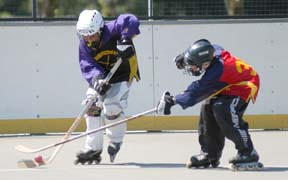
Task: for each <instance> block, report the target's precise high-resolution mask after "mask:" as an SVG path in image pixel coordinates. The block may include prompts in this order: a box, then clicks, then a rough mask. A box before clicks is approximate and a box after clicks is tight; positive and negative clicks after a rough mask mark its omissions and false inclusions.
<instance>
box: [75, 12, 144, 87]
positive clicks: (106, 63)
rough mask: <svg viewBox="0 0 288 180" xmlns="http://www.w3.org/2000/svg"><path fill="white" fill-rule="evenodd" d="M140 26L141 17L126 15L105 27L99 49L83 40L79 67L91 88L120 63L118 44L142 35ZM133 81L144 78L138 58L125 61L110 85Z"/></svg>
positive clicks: (80, 48)
mask: <svg viewBox="0 0 288 180" xmlns="http://www.w3.org/2000/svg"><path fill="white" fill-rule="evenodd" d="M139 25H140V23H139V20H138V19H137V17H135V16H134V15H132V14H123V15H120V16H119V17H118V18H117V19H116V20H113V21H110V22H108V23H106V24H105V25H104V27H103V28H102V29H101V37H100V44H99V45H97V46H95V45H94V44H91V43H88V42H85V41H84V39H80V45H79V64H80V68H81V71H82V75H83V77H84V78H85V79H86V80H87V82H88V83H89V85H90V86H91V85H92V79H93V78H95V77H101V76H102V77H103V76H106V74H108V72H109V71H110V69H111V68H112V67H113V66H114V64H115V63H116V61H117V55H118V53H117V48H116V46H117V41H118V40H120V39H123V38H129V39H132V38H133V36H135V35H138V34H140V30H139ZM133 78H136V80H139V79H140V74H139V69H138V63H137V58H136V55H134V56H132V57H131V58H130V59H129V60H123V62H122V64H121V65H120V67H119V68H118V70H117V71H116V72H115V74H114V76H113V77H112V78H111V80H110V83H116V82H121V81H131V80H132V79H133Z"/></svg>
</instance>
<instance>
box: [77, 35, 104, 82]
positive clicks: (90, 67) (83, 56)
mask: <svg viewBox="0 0 288 180" xmlns="http://www.w3.org/2000/svg"><path fill="white" fill-rule="evenodd" d="M79 64H80V69H81V72H82V76H83V77H84V78H85V79H86V81H87V82H88V83H89V86H91V85H92V80H93V78H94V77H99V76H103V75H104V69H103V68H102V67H101V66H100V65H98V64H97V63H96V62H95V61H94V60H93V58H92V57H91V55H90V54H89V53H88V49H87V47H86V45H85V42H84V40H81V41H80V45H79Z"/></svg>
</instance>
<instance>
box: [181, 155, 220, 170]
mask: <svg viewBox="0 0 288 180" xmlns="http://www.w3.org/2000/svg"><path fill="white" fill-rule="evenodd" d="M219 164H220V161H219V158H209V157H208V155H207V154H206V153H200V154H198V155H195V156H192V157H191V158H190V162H188V163H187V164H186V167H187V168H193V167H194V168H208V167H209V166H210V165H211V166H212V167H213V168H216V167H218V165H219Z"/></svg>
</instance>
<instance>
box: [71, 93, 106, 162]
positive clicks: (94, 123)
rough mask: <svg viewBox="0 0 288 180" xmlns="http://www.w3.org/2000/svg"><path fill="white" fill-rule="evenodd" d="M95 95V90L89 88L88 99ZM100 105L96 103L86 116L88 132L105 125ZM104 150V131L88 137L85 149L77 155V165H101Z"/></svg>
mask: <svg viewBox="0 0 288 180" xmlns="http://www.w3.org/2000/svg"><path fill="white" fill-rule="evenodd" d="M93 93H95V91H94V89H92V88H89V89H88V90H87V93H86V94H87V99H88V98H89V96H91V94H93ZM100 106H101V105H100V103H97V102H96V103H94V104H93V105H92V106H91V107H90V108H89V110H88V112H87V114H86V115H85V120H86V132H88V131H91V130H94V129H97V128H99V127H101V126H102V125H103V122H102V119H101V108H102V107H100ZM102 149H103V131H99V132H97V133H92V134H89V135H87V137H86V140H85V146H84V149H83V150H82V151H80V152H78V153H77V155H76V158H77V159H76V160H75V164H78V163H81V164H85V163H86V162H87V163H88V164H91V163H93V162H95V163H96V164H99V163H100V162H101V153H102Z"/></svg>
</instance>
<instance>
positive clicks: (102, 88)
mask: <svg viewBox="0 0 288 180" xmlns="http://www.w3.org/2000/svg"><path fill="white" fill-rule="evenodd" d="M110 88H111V84H109V83H108V82H104V80H103V79H97V80H95V83H94V89H95V91H96V92H97V93H98V94H99V95H100V96H103V95H105V94H106V92H107V91H108V90H109V89H110Z"/></svg>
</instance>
